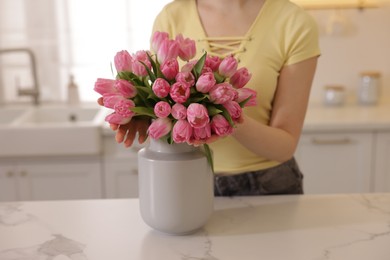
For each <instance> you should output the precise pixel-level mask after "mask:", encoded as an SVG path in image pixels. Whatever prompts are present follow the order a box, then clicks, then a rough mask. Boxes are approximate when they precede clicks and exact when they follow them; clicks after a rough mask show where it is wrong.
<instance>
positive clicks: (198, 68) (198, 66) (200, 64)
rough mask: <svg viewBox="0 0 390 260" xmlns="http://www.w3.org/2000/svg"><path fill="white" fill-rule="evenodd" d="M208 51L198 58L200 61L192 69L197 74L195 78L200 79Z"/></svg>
mask: <svg viewBox="0 0 390 260" xmlns="http://www.w3.org/2000/svg"><path fill="white" fill-rule="evenodd" d="M206 56H207V52H205V53H204V54H203V56H202V57H201V58H200V59H199V60H198V62H197V63H196V64H195V66H194V68H193V69H192V73H193V74H194V76H195V79H198V77H199V76H200V74H201V73H202V70H203V66H204V63H205V61H206Z"/></svg>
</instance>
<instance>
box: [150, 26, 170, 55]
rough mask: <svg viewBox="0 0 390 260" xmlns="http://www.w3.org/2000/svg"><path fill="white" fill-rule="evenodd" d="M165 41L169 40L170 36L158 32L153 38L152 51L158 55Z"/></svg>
mask: <svg viewBox="0 0 390 260" xmlns="http://www.w3.org/2000/svg"><path fill="white" fill-rule="evenodd" d="M165 40H169V34H168V33H167V32H159V31H156V32H155V33H154V34H153V36H152V44H151V45H152V50H153V51H154V52H155V53H157V50H158V49H159V48H160V45H161V43H162V42H163V41H165Z"/></svg>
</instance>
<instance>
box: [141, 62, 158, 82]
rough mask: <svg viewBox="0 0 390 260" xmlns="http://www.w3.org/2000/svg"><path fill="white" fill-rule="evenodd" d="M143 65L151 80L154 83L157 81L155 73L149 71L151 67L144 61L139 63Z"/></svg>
mask: <svg viewBox="0 0 390 260" xmlns="http://www.w3.org/2000/svg"><path fill="white" fill-rule="evenodd" d="M139 62H140V63H141V64H142V65H144V67H145V69H146V71H147V72H148V75H149V78H150V80H151V81H152V82H154V81H155V80H156V76H155V75H154V74H153V72H152V71H151V70H150V69H149V67H148V66H147V65H146V64H145V63H144V62H142V61H139Z"/></svg>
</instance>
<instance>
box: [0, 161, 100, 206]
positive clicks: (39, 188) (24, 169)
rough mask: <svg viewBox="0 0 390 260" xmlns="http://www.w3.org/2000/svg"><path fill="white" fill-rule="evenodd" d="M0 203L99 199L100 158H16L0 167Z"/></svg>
mask: <svg viewBox="0 0 390 260" xmlns="http://www.w3.org/2000/svg"><path fill="white" fill-rule="evenodd" d="M0 165H1V166H0V200H2V201H16V200H59V199H94V198H101V197H102V187H101V186H102V184H101V167H100V158H98V157H96V158H93V159H91V158H89V157H88V158H84V157H82V158H72V159H71V158H68V159H63V158H60V159H58V158H50V157H47V158H39V159H38V158H37V159H30V158H29V159H19V160H18V161H16V162H15V163H14V164H12V165H11V164H9V165H6V164H4V163H1V164H0Z"/></svg>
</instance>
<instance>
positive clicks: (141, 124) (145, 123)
mask: <svg viewBox="0 0 390 260" xmlns="http://www.w3.org/2000/svg"><path fill="white" fill-rule="evenodd" d="M97 102H98V104H99V105H101V106H103V98H102V97H100V98H99V99H98V100H97ZM148 127H149V119H148V118H145V117H141V116H140V117H133V118H132V119H131V121H130V122H129V123H127V124H125V125H118V124H110V128H111V129H112V130H113V131H116V135H115V140H116V141H117V142H118V143H123V144H124V145H125V147H130V146H131V145H133V143H134V139H135V138H136V135H137V133H138V142H139V143H140V144H142V143H144V142H145V141H146V138H147V130H148Z"/></svg>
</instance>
